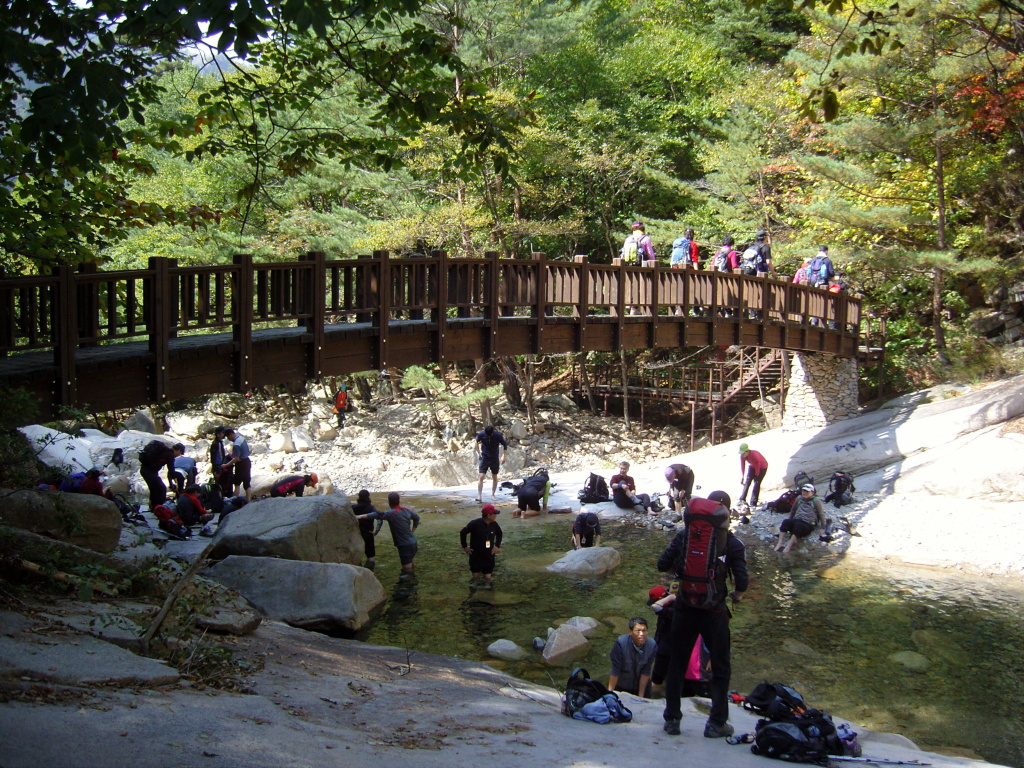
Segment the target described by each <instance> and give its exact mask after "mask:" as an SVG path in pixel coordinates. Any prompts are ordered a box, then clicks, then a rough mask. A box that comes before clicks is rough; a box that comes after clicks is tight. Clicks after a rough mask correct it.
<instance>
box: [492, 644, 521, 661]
mask: <svg viewBox="0 0 1024 768" xmlns="http://www.w3.org/2000/svg"><path fill="white" fill-rule="evenodd" d="M487 653H488V654H489V655H490V656H493V657H494V658H496V659H504V660H505V661H522V660H523V659H525V658H526V655H527V653H526V651H525V650H524V649H522V648H520V647H519V646H518V645H516V644H515V643H513V642H512V641H511V640H495V641H494V642H493V643H491V644H490V645H488V646H487Z"/></svg>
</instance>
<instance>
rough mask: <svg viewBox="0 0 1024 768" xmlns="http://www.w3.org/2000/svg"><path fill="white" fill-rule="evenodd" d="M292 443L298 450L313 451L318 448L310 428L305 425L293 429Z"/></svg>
mask: <svg viewBox="0 0 1024 768" xmlns="http://www.w3.org/2000/svg"><path fill="white" fill-rule="evenodd" d="M291 435H292V445H293V446H295V450H296V451H298V452H300V453H301V452H304V451H312V450H313V449H315V448H316V443H315V442H313V438H312V437H310V435H309V430H307V429H306V428H305V427H293V428H292V430H291Z"/></svg>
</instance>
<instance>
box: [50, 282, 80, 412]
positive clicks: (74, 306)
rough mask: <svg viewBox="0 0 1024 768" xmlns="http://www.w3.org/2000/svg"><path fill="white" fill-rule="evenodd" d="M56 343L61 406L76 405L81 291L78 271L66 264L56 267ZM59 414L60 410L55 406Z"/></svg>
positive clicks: (55, 354) (55, 352)
mask: <svg viewBox="0 0 1024 768" xmlns="http://www.w3.org/2000/svg"><path fill="white" fill-rule="evenodd" d="M57 280H58V282H57V285H58V289H57V299H56V305H57V306H56V312H55V316H56V317H57V323H58V325H57V328H58V329H59V330H58V332H57V343H56V344H55V345H54V348H53V351H54V361H53V362H54V365H55V366H56V367H57V375H58V376H59V377H60V378H59V379H58V381H57V388H56V389H57V391H56V392H55V393H54V394H55V395H56V396H57V404H58V405H66V406H73V405H75V400H76V396H77V387H76V378H75V351H76V349H77V348H78V294H77V288H76V287H75V270H74V267H71V266H69V265H67V264H64V265H61V266H59V267H57ZM53 411H54V414H56V411H57V409H56V408H54V409H53Z"/></svg>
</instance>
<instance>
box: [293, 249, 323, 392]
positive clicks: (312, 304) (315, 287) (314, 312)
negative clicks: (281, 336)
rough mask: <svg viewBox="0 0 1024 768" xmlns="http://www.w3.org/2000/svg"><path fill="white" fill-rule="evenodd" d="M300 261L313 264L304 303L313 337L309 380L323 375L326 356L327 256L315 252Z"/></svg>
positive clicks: (308, 358) (309, 329)
mask: <svg viewBox="0 0 1024 768" xmlns="http://www.w3.org/2000/svg"><path fill="white" fill-rule="evenodd" d="M299 260H300V261H307V262H312V279H310V280H308V281H307V283H306V290H305V292H304V301H305V302H306V307H307V308H308V313H309V318H308V319H307V320H306V322H305V325H306V332H307V333H309V334H311V335H312V336H313V341H312V342H311V346H310V350H309V356H308V357H307V358H306V359H307V360H308V366H309V368H308V370H309V378H311V379H317V378H319V377H320V376H321V375H323V364H322V360H323V354H324V320H325V318H326V314H327V312H326V308H325V304H326V301H327V256H326V255H325V254H324V253H323V252H321V251H313V252H311V253H307V254H305V255H304V256H301V257H299Z"/></svg>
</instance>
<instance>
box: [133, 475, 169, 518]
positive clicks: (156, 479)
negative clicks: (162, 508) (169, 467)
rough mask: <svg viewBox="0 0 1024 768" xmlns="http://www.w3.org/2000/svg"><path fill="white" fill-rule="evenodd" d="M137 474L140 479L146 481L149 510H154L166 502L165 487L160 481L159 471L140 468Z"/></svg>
mask: <svg viewBox="0 0 1024 768" xmlns="http://www.w3.org/2000/svg"><path fill="white" fill-rule="evenodd" d="M139 474H140V475H142V479H143V480H145V481H146V487H147V488H149V508H150V509H151V510H153V509H156V508H157V507H158V506H159V505H161V504H163V503H164V502H165V501H167V486H166V485H164V481H163V480H161V479H160V470H159V469H149V468H148V467H142V468H140V469H139Z"/></svg>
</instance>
